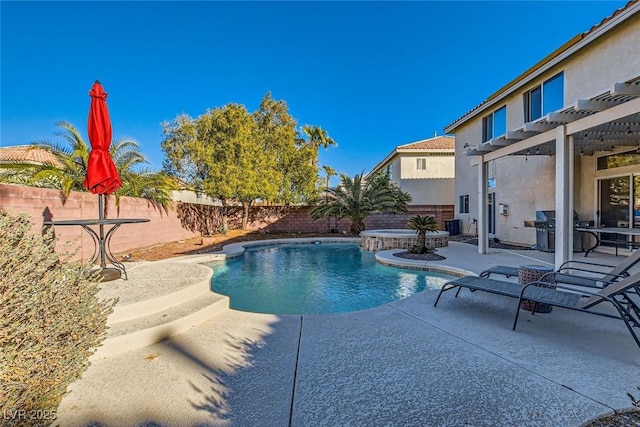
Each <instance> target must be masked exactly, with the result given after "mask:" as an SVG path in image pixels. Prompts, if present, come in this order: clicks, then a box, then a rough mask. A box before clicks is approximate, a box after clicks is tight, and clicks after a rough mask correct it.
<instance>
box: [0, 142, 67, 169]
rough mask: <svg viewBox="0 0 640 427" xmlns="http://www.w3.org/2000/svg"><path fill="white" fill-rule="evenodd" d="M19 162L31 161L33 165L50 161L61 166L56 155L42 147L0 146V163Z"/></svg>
mask: <svg viewBox="0 0 640 427" xmlns="http://www.w3.org/2000/svg"><path fill="white" fill-rule="evenodd" d="M21 162H24V163H31V164H34V165H42V164H45V163H50V164H53V165H56V166H62V164H61V163H60V161H59V160H58V158H57V157H56V156H54V155H53V154H52V153H51V152H49V151H47V150H45V149H43V148H38V147H34V146H32V145H15V146H11V147H0V164H1V163H4V164H7V163H21Z"/></svg>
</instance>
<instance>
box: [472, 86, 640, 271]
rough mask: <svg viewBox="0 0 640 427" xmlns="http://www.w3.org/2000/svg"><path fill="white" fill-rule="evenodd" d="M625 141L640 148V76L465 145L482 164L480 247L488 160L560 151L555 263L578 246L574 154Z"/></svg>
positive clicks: (481, 247)
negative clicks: (574, 218)
mask: <svg viewBox="0 0 640 427" xmlns="http://www.w3.org/2000/svg"><path fill="white" fill-rule="evenodd" d="M621 146H632V147H638V150H640V76H634V77H632V78H629V79H628V80H625V81H622V82H617V83H615V84H614V85H613V86H612V87H611V88H610V89H609V90H607V91H605V92H602V93H599V94H597V95H595V96H592V97H589V98H585V99H579V100H578V101H577V102H575V103H574V104H573V105H570V106H568V107H565V108H563V109H561V110H557V111H554V112H551V113H549V114H547V115H545V116H543V117H541V118H540V119H538V120H535V121H533V122H529V123H525V124H524V125H523V126H521V127H519V128H517V129H513V130H508V131H507V132H506V134H505V135H502V136H500V137H498V138H493V139H491V140H489V141H487V142H484V143H482V144H479V145H478V146H476V147H469V148H467V149H466V151H465V153H464V154H465V155H467V156H476V157H477V161H474V162H473V163H474V164H477V165H478V166H479V167H478V252H479V253H487V248H488V242H489V235H488V219H487V209H488V206H487V204H488V187H487V178H488V162H489V161H491V160H495V159H499V158H502V157H505V156H510V155H528V156H534V155H546V156H555V171H556V179H555V210H556V225H555V227H556V228H555V229H556V233H555V239H556V240H555V265H556V268H558V267H559V266H560V264H562V263H563V262H565V261H568V260H569V259H570V257H571V254H572V252H573V222H572V218H573V210H574V209H573V200H574V197H573V196H574V194H573V169H574V155H575V154H576V153H578V154H585V155H591V154H593V153H595V152H602V151H611V150H612V149H616V148H618V147H621Z"/></svg>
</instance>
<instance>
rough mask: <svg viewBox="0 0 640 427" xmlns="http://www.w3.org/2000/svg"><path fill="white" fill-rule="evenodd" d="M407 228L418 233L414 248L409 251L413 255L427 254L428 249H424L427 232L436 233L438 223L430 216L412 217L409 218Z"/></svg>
mask: <svg viewBox="0 0 640 427" xmlns="http://www.w3.org/2000/svg"><path fill="white" fill-rule="evenodd" d="M407 228H410V229H412V230H416V232H417V233H418V239H417V241H416V244H415V246H414V247H413V248H412V249H411V252H412V253H414V254H424V253H427V252H429V249H427V247H426V240H427V231H428V232H434V231H438V222H437V221H436V219H435V218H434V217H432V216H430V215H425V216H422V215H414V216H412V217H411V218H409V222H408V223H407Z"/></svg>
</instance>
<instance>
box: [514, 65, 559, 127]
mask: <svg viewBox="0 0 640 427" xmlns="http://www.w3.org/2000/svg"><path fill="white" fill-rule="evenodd" d="M563 106H564V74H563V73H560V74H557V75H555V76H553V77H551V78H550V79H549V80H547V81H545V82H544V83H542V84H541V85H539V86H536V87H534V88H533V89H531V90H530V91H529V92H526V93H525V94H524V118H525V122H531V121H533V120H536V119H539V118H540V117H542V116H544V115H546V114H549V113H550V112H552V111H556V110H559V109H561V108H562V107H563Z"/></svg>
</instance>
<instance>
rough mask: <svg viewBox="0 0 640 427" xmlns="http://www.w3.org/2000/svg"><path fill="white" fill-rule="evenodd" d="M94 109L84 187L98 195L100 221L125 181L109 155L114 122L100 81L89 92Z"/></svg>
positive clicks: (102, 259)
mask: <svg viewBox="0 0 640 427" xmlns="http://www.w3.org/2000/svg"><path fill="white" fill-rule="evenodd" d="M89 96H91V105H90V106H89V120H88V123H87V129H88V133H89V142H90V143H91V152H90V153H89V161H88V163H87V175H86V177H85V179H84V187H85V188H86V189H87V190H89V191H91V192H92V193H93V194H97V195H98V218H99V219H100V220H103V219H104V196H105V195H106V194H111V193H113V192H115V191H116V190H117V189H118V188H120V187H121V186H122V180H121V179H120V175H118V171H117V170H116V165H115V164H114V163H113V159H112V158H111V155H110V154H109V146H110V145H111V120H110V119H109V109H108V108H107V93H106V92H105V91H104V89H103V87H102V85H101V84H100V82H99V81H97V80H96V82H95V83H94V84H93V86H92V87H91V90H90V91H89ZM99 227H100V248H99V250H100V267H101V268H102V269H103V270H104V269H105V267H106V249H105V245H104V224H99Z"/></svg>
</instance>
